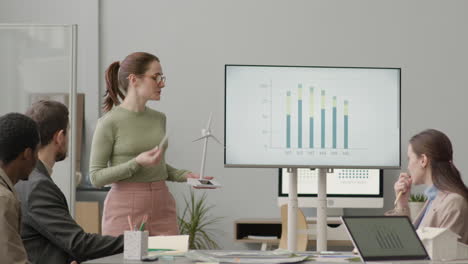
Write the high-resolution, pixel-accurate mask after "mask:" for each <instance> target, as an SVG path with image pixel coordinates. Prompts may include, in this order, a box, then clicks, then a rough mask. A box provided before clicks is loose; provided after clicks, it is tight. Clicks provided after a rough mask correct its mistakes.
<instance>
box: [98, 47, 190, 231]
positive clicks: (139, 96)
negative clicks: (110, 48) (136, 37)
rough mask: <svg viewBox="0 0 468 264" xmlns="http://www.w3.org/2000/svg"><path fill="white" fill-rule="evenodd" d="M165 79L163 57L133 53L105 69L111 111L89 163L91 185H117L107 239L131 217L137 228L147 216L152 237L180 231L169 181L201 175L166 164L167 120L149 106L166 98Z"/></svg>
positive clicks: (108, 206) (107, 205) (107, 213)
mask: <svg viewBox="0 0 468 264" xmlns="http://www.w3.org/2000/svg"><path fill="white" fill-rule="evenodd" d="M165 80H166V78H165V76H164V74H163V71H162V67H161V64H160V62H159V59H158V58H157V57H156V56H154V55H152V54H149V53H145V52H135V53H132V54H130V55H128V56H127V57H126V58H125V59H124V60H123V61H122V62H120V63H119V62H118V61H116V62H114V63H112V64H111V65H110V66H109V68H108V69H107V70H106V85H107V92H106V96H105V102H104V111H105V112H107V113H106V114H105V115H104V116H103V117H101V118H100V119H99V121H98V123H97V126H96V130H95V132H94V136H93V143H92V147H91V161H90V180H91V182H92V184H93V185H95V186H97V187H101V186H104V185H107V184H112V188H111V190H110V191H109V193H108V194H107V197H106V200H105V201H104V210H103V217H102V233H103V235H113V236H117V235H120V234H122V233H123V232H124V230H128V229H129V220H128V218H129V217H130V218H131V219H132V222H133V223H132V225H140V223H141V221H142V219H143V218H144V216H145V215H147V216H148V221H147V224H146V229H147V230H148V231H149V234H150V235H151V236H154V235H176V234H178V232H179V231H178V226H177V216H176V207H175V200H174V198H173V197H172V195H171V193H170V192H169V190H168V188H167V186H166V183H165V181H166V180H167V181H176V182H184V181H186V180H187V178H198V177H199V176H198V175H196V174H193V173H191V172H189V171H187V170H179V169H176V168H173V167H171V166H170V165H169V164H167V163H166V161H165V159H164V150H165V149H166V148H167V144H165V146H163V147H162V149H159V148H158V147H156V146H158V144H159V143H160V142H161V140H162V139H163V137H164V135H165V133H166V116H165V115H164V114H163V113H161V112H158V111H156V110H153V109H150V108H148V107H147V106H146V103H147V102H148V101H150V100H155V101H159V100H160V99H161V90H162V89H163V88H164V86H165ZM122 90H123V91H124V92H125V94H124V93H123V92H122ZM119 98H120V99H121V100H123V101H122V103H120V100H119Z"/></svg>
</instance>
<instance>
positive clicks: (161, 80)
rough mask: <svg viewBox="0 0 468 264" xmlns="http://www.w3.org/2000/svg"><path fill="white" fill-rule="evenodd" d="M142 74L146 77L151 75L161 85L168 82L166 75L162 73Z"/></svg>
mask: <svg viewBox="0 0 468 264" xmlns="http://www.w3.org/2000/svg"><path fill="white" fill-rule="evenodd" d="M140 76H144V77H150V78H151V79H153V81H155V82H156V83H157V84H158V85H161V84H163V83H164V84H165V83H166V76H164V75H163V74H161V73H156V74H154V75H146V74H140Z"/></svg>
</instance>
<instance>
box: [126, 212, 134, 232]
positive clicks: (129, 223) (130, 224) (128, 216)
mask: <svg viewBox="0 0 468 264" xmlns="http://www.w3.org/2000/svg"><path fill="white" fill-rule="evenodd" d="M127 220H128V226H129V227H130V231H131V230H133V225H132V218H131V217H130V215H127Z"/></svg>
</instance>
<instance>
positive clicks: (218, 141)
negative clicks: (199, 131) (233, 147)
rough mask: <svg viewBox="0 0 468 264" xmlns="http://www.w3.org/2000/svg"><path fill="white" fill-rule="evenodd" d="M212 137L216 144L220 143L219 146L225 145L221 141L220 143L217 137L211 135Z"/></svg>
mask: <svg viewBox="0 0 468 264" xmlns="http://www.w3.org/2000/svg"><path fill="white" fill-rule="evenodd" d="M211 137H212V138H213V139H214V140H215V141H216V142H218V144H220V145H223V144H222V143H221V141H219V140H218V139H217V138H216V137H215V136H213V135H211Z"/></svg>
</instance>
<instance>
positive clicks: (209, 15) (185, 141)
mask: <svg viewBox="0 0 468 264" xmlns="http://www.w3.org/2000/svg"><path fill="white" fill-rule="evenodd" d="M466 10H468V2H467V1H426V0H424V1H422V0H421V1H370V0H369V1H336V0H331V1H330V0H327V1H325V0H324V1H270V0H259V1H218V0H200V1H150V0H148V1H139V2H138V5H137V6H136V5H135V2H130V1H116V0H104V1H102V8H101V32H102V35H101V39H102V47H103V49H102V50H101V59H102V63H101V66H100V70H101V72H102V71H103V70H104V69H105V67H107V65H109V64H110V63H111V62H112V61H115V60H122V59H123V58H124V57H125V56H126V55H127V54H129V53H131V52H133V51H140V50H143V51H148V52H152V53H154V54H156V55H158V56H160V59H161V62H162V65H163V68H164V72H165V74H166V75H167V77H168V82H167V86H166V88H165V89H164V90H163V95H162V100H161V102H157V103H154V104H152V106H153V107H154V108H156V109H159V110H162V111H164V112H165V113H166V114H167V116H168V127H169V131H170V132H171V134H170V143H171V145H170V151H169V152H168V160H169V161H170V162H171V163H172V164H173V165H175V166H176V167H180V168H187V169H191V170H194V171H198V170H199V164H200V160H199V157H200V154H201V147H202V146H201V144H198V143H191V140H192V139H194V138H195V137H197V136H198V135H199V133H200V128H201V127H203V126H204V125H205V122H206V119H207V117H208V114H209V112H210V111H213V112H214V120H215V124H214V132H215V134H216V135H217V136H218V137H219V138H221V139H222V138H223V134H224V133H223V122H224V120H223V118H224V115H223V96H224V91H223V89H224V72H223V71H224V68H223V66H224V64H226V63H239V64H280V65H334V66H381V67H385V66H388V67H401V68H402V152H403V153H402V158H403V162H402V165H403V166H404V167H406V145H407V143H406V142H407V141H408V139H409V137H410V136H411V135H413V134H414V133H416V132H419V131H420V130H422V129H425V128H437V129H441V130H443V131H444V132H446V133H447V134H448V135H449V136H450V138H451V139H452V140H453V143H454V145H455V154H456V158H455V162H456V164H458V166H459V168H460V170H461V171H462V172H463V173H464V174H465V179H466V180H468V176H466V175H467V174H468V165H467V164H468V163H466V162H465V160H466V159H467V157H468V141H467V140H466V139H465V135H466V134H467V132H468V125H467V124H466V118H465V117H464V115H463V113H464V112H466V111H465V109H464V108H465V107H464V105H465V102H466V99H465V98H466V97H467V96H468V92H466V89H463V88H465V87H466V85H467V83H468V77H467V76H468V75H467V74H466V72H468V66H467V64H466V62H467V61H468V53H467V52H466V48H467V47H468V33H467V32H468V31H467V30H466V25H468V17H467V16H466V14H465V12H466ZM101 83H102V82H101ZM101 92H102V91H101ZM207 173H208V174H209V175H213V176H216V177H217V178H218V179H219V181H220V182H222V184H223V185H224V188H223V189H221V190H217V191H209V192H208V197H209V201H210V202H211V203H213V204H215V206H216V207H215V209H214V210H213V215H216V216H223V217H224V219H223V223H222V224H221V225H219V229H221V230H223V231H224V233H225V235H224V236H221V235H220V236H219V240H220V241H221V244H222V246H223V247H225V248H240V247H241V246H240V245H239V244H235V243H234V242H233V234H232V232H233V221H234V220H235V219H237V218H241V217H278V216H279V209H278V208H277V206H276V192H277V176H276V175H277V171H276V170H274V169H225V168H223V149H222V148H221V147H220V146H217V145H215V144H212V145H210V149H209V153H208V164H207ZM397 174H398V172H397V171H386V172H385V184H386V185H385V197H386V200H387V202H386V209H388V208H389V207H390V206H391V204H392V200H393V199H394V194H393V191H392V190H393V189H392V186H393V182H394V180H395V179H396V177H397ZM185 188H186V187H185V186H184V185H183V184H174V186H172V190H173V192H174V195H175V196H176V197H177V199H178V200H179V206H181V205H182V202H181V197H182V194H184V193H187V192H186V190H185ZM382 212H383V209H382V210H370V209H369V210H346V213H348V214H362V213H365V214H378V213H382ZM309 214H313V212H309Z"/></svg>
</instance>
